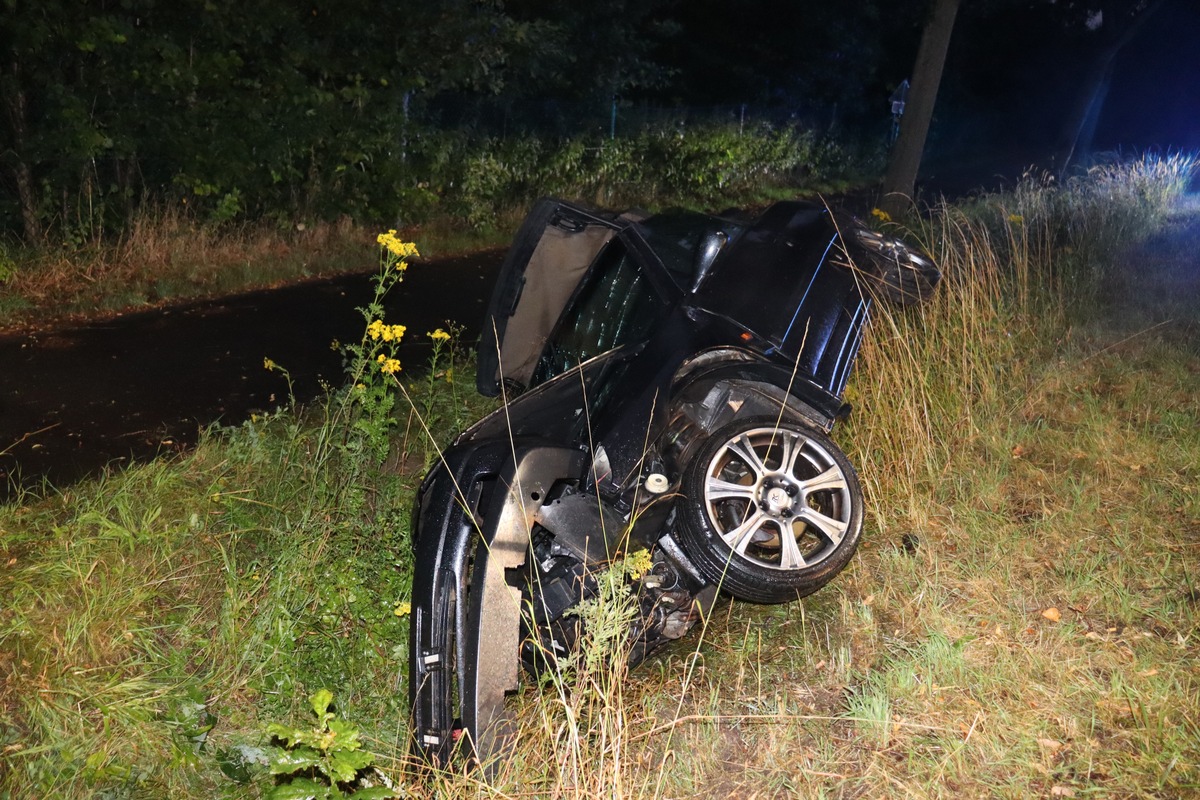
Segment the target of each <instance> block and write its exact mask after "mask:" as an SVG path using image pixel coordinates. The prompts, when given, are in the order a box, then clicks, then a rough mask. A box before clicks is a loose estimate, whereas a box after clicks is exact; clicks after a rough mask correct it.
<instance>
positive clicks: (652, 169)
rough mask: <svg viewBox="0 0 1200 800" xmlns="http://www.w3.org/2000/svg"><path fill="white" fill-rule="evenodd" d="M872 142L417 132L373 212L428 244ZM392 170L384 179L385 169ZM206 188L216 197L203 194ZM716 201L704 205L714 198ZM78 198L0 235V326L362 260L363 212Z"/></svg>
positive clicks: (728, 198) (786, 174)
mask: <svg viewBox="0 0 1200 800" xmlns="http://www.w3.org/2000/svg"><path fill="white" fill-rule="evenodd" d="M881 155H882V153H881V152H879V151H877V150H873V149H871V148H865V149H862V150H861V151H860V150H858V149H855V148H851V147H848V146H847V145H845V144H844V143H842V144H837V143H834V142H833V141H831V140H828V139H827V138H825V137H821V136H818V135H817V134H816V133H815V132H813V131H810V130H805V129H799V128H795V127H791V126H781V127H774V126H770V125H765V124H764V125H756V126H750V127H746V128H743V127H740V126H738V125H733V124H712V125H699V126H692V127H688V128H686V129H676V128H674V127H667V128H647V129H644V130H642V131H641V132H638V133H636V134H632V135H628V136H621V137H616V138H611V139H610V138H608V137H601V136H578V137H568V138H547V137H538V136H534V135H525V136H510V137H506V138H489V137H482V138H478V137H475V138H468V137H466V136H458V135H455V134H453V133H446V132H442V133H438V134H430V135H428V136H426V137H425V138H424V140H423V141H422V142H421V143H420V144H419V146H417V145H414V146H413V148H412V152H410V153H408V155H407V168H408V172H410V173H415V174H421V175H422V176H423V180H421V181H420V182H417V183H415V184H412V185H411V186H409V181H407V179H405V180H404V181H402V182H403V184H404V185H405V186H408V188H407V189H405V190H404V191H403V192H401V193H400V196H399V197H394V198H390V200H389V203H388V207H389V208H391V209H392V215H391V216H390V217H389V218H388V219H387V222H386V224H387V227H391V228H397V229H399V230H400V232H401V235H402V236H404V237H406V238H408V239H410V240H418V239H419V240H420V242H421V246H422V249H423V250H424V251H425V253H426V254H427V255H428V256H430V257H438V256H446V255H453V254H457V253H463V252H470V251H476V250H480V249H484V248H488V247H499V246H503V245H505V244H507V242H508V240H509V239H510V238H511V236H512V234H513V232H514V229H515V227H516V226H517V225H518V224H519V223H520V221H521V218H522V217H523V216H524V210H525V209H526V208H527V207H528V206H529V204H530V203H532V202H533V201H534V200H536V199H537V198H538V197H540V196H542V195H546V194H550V195H559V196H562V197H569V198H578V199H583V200H585V201H587V202H591V203H594V204H596V205H599V206H607V207H628V206H630V205H634V204H637V205H641V206H643V207H647V208H662V207H666V206H672V205H675V206H686V207H693V208H700V209H707V210H713V211H716V210H720V209H721V208H727V207H730V206H735V205H747V204H756V203H762V202H764V201H766V200H769V199H771V198H772V197H778V196H781V195H783V194H792V195H794V193H795V192H797V191H807V192H808V193H810V194H816V193H817V192H826V193H828V192H830V191H837V190H839V189H844V188H845V187H847V186H851V185H854V183H855V182H856V181H859V180H861V177H860V176H861V175H862V174H865V173H866V172H868V171H870V170H872V169H877V168H878V164H877V163H876V162H877V161H878V159H879V158H881ZM398 179H399V178H398ZM214 203H215V204H214ZM718 204H719V206H718ZM104 205H105V204H104V202H103V198H87V199H86V201H85V202H84V201H81V204H80V208H78V209H76V211H77V212H78V213H76V214H75V215H74V216H73V217H71V218H70V219H63V220H62V222H61V224H60V225H58V226H57V227H55V228H53V229H51V230H50V231H49V232H47V233H46V235H45V236H43V237H42V238H40V239H36V240H32V241H27V242H26V243H25V244H19V243H17V241H16V240H15V239H12V240H9V242H8V243H7V244H6V243H5V242H4V241H3V240H0V329H3V328H5V327H12V326H16V325H23V324H35V325H44V324H46V322H47V320H52V319H56V318H59V319H60V318H62V317H64V316H71V315H84V316H96V315H103V314H108V313H113V312H116V311H120V310H123V309H129V308H136V307H142V306H146V305H155V304H160V303H164V302H169V301H172V300H182V299H191V298H196V297H204V296H215V295H222V294H228V293H232V292H235V291H239V290H246V289H251V288H263V287H268V286H273V285H277V284H280V283H284V282H294V281H297V280H304V279H308V278H313V277H321V276H329V275H337V274H345V273H362V272H367V271H369V270H370V269H371V266H372V265H371V256H370V249H369V247H368V245H369V243H370V242H371V241H372V240H373V238H374V233H373V232H371V231H373V230H375V228H373V227H369V226H368V225H366V224H364V222H363V220H364V219H368V218H367V217H366V216H363V217H360V218H352V217H351V216H347V215H340V216H335V217H333V218H332V219H327V218H323V217H321V216H319V215H316V214H312V215H307V216H304V215H302V216H300V217H292V216H282V215H280V214H260V215H259V216H257V217H253V218H248V217H247V215H246V213H244V211H245V210H244V209H243V208H242V207H241V206H240V205H239V204H238V202H237V201H236V198H234V200H230V201H229V202H227V203H225V204H224V205H222V204H221V203H219V202H216V201H214V200H213V199H212V198H209V197H207V196H206V197H199V198H197V197H195V196H194V195H193V194H190V193H186V192H185V193H182V194H178V195H172V196H171V199H169V200H168V199H160V200H158V201H153V202H146V203H143V204H142V205H140V206H138V207H137V208H136V209H135V210H133V211H131V212H130V216H129V217H128V218H127V219H124V220H123V221H122V223H121V224H120V225H119V226H117V227H115V228H114V227H112V226H111V225H110V224H109V222H108V220H107V216H106V213H105V212H104Z"/></svg>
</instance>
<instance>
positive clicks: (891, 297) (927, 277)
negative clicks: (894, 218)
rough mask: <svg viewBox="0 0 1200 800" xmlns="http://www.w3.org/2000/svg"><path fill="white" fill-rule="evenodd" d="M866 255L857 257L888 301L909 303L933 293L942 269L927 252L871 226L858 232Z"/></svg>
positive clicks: (865, 272)
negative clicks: (860, 257)
mask: <svg viewBox="0 0 1200 800" xmlns="http://www.w3.org/2000/svg"><path fill="white" fill-rule="evenodd" d="M857 236H858V244H859V245H861V246H862V248H863V249H864V251H865V253H866V256H865V258H862V259H859V260H858V265H859V267H860V268H861V274H863V275H864V277H866V279H867V281H868V282H869V283H870V285H871V288H872V289H873V290H874V291H875V292H876V293H877V294H879V295H880V296H882V297H883V298H884V299H886V300H887V301H888V302H891V303H895V304H896V305H901V306H909V305H915V304H916V303H921V302H924V301H925V300H928V299H929V298H930V297H931V296H933V290H934V289H936V288H937V285H938V282H939V281H940V280H941V279H942V273H941V271H940V270H938V268H937V267H936V266H935V265H934V263H933V261H931V260H930V259H929V257H928V256H926V255H924V254H923V253H921V252H918V251H917V250H914V249H913V248H911V247H909V246H908V245H906V244H905V243H904V242H902V241H900V240H899V239H897V238H896V237H894V236H888V235H886V234H882V233H877V232H875V231H872V230H868V229H860V230H859V231H858V232H857Z"/></svg>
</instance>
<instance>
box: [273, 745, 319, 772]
mask: <svg viewBox="0 0 1200 800" xmlns="http://www.w3.org/2000/svg"><path fill="white" fill-rule="evenodd" d="M320 766H321V755H320V753H318V752H317V751H316V750H312V749H310V748H308V747H300V748H297V749H295V750H283V749H276V751H275V753H274V754H272V756H271V774H272V775H290V774H291V773H293V772H299V771H300V770H305V769H311V768H313V767H318V768H319V767H320Z"/></svg>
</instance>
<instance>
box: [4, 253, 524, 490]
mask: <svg viewBox="0 0 1200 800" xmlns="http://www.w3.org/2000/svg"><path fill="white" fill-rule="evenodd" d="M502 258H503V251H501V250H496V251H490V252H487V253H482V254H477V255H474V256H468V257H463V258H455V259H447V260H441V261H431V262H414V263H413V265H412V266H411V267H410V268H409V270H408V272H407V274H406V276H405V281H404V283H403V284H401V285H400V286H398V287H397V288H396V289H395V290H394V291H393V294H392V297H390V298H389V300H388V303H387V313H386V315H385V316H386V319H387V320H388V321H389V322H393V323H399V324H404V325H407V326H408V329H409V336H408V339H409V344H407V345H406V346H405V348H404V349H403V350H402V360H403V361H404V363H405V364H406V365H407V366H409V367H411V366H413V365H419V364H422V363H424V361H425V357H426V356H427V354H428V340H427V339H426V337H425V336H424V333H425V332H426V331H431V330H433V329H434V328H437V327H444V326H445V324H446V322H447V321H453V322H456V323H458V324H460V325H463V326H465V327H466V329H467V331H468V336H474V335H475V333H476V332H477V331H478V330H479V326H480V324H481V322H482V320H483V314H484V310H485V305H486V302H487V298H488V297H489V296H490V293H491V287H492V283H493V282H494V280H495V276H496V272H497V270H498V267H499V265H500V261H501V259H502ZM369 277H370V276H369V275H354V276H349V277H342V278H336V279H329V280H320V281H313V282H310V283H305V284H301V285H294V286H289V287H286V288H282V289H273V290H268V291H260V292H253V293H248V294H241V295H236V296H232V297H226V298H222V299H219V300H211V301H204V302H194V303H187V304H181V305H175V306H172V307H169V308H165V309H161V310H153V311H145V312H138V313H130V314H124V315H121V316H118V317H114V318H111V319H107V320H104V321H101V322H94V323H89V324H83V325H78V326H74V327H64V328H56V329H53V330H48V331H36V332H23V333H10V334H7V335H0V500H3V499H4V498H5V497H6V496H11V494H12V492H13V490H14V487H15V486H16V485H25V486H32V485H38V484H40V483H41V482H42V481H43V480H49V481H50V482H51V483H53V484H54V485H56V486H62V485H65V484H67V483H70V482H72V481H75V480H78V479H79V478H81V477H84V476H86V475H90V474H94V473H96V472H98V471H99V470H101V469H103V468H105V467H108V466H118V465H121V464H123V463H126V462H127V461H128V460H129V459H139V460H142V459H149V458H153V457H154V456H156V455H157V454H160V453H162V452H169V451H176V450H180V449H182V448H186V447H187V446H189V445H191V444H193V443H195V441H196V438H197V435H198V433H199V431H200V430H202V429H203V428H206V427H208V426H209V425H212V424H213V423H221V424H226V425H234V424H238V423H240V422H241V421H243V420H245V419H246V418H247V417H248V416H249V415H250V414H252V413H254V412H256V411H263V410H267V409H271V408H274V407H276V406H278V405H280V404H281V403H283V402H285V401H286V400H287V394H288V387H287V383H286V382H285V380H284V378H283V377H282V376H280V375H279V374H278V373H274V372H270V371H268V370H266V369H264V367H263V359H264V358H270V359H272V360H273V361H275V362H276V363H277V364H279V365H280V366H282V367H284V368H286V369H287V370H288V371H289V372H290V374H291V376H292V379H293V385H294V392H295V397H296V399H297V400H298V401H300V402H305V401H308V400H311V399H312V398H314V397H316V396H317V395H318V394H319V393H320V392H321V391H322V388H321V387H322V382H325V383H327V384H329V385H333V386H337V385H339V384H340V383H341V377H342V363H341V356H340V355H339V354H338V353H336V352H334V351H333V350H332V349H331V348H330V343H331V342H332V341H333V340H335V339H337V340H340V341H356V340H357V339H358V338H359V337H360V336H361V335H362V326H363V319H362V317H361V316H360V315H359V314H358V313H357V312H356V311H355V309H356V308H357V307H360V306H363V305H365V304H366V303H367V302H368V301H369V300H370V299H371V297H372V286H371V283H370V280H369Z"/></svg>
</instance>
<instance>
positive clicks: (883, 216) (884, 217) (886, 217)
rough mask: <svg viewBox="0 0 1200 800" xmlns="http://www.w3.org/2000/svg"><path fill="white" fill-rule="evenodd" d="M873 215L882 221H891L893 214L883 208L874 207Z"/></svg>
mask: <svg viewBox="0 0 1200 800" xmlns="http://www.w3.org/2000/svg"><path fill="white" fill-rule="evenodd" d="M871 216H872V217H874V218H875V219H877V220H879V221H880V222H891V221H892V215H891V214H889V213H887V212H886V211H884V210H883V209H882V208H872V209H871Z"/></svg>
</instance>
